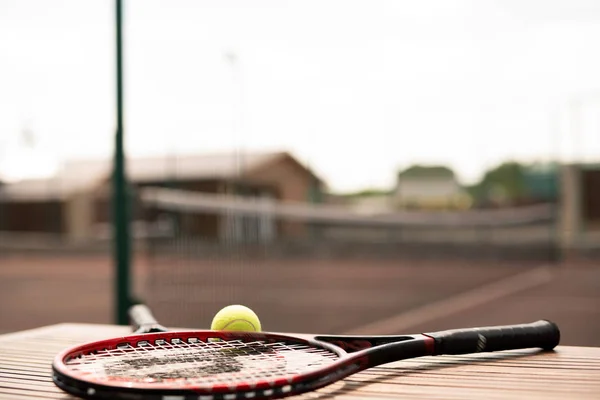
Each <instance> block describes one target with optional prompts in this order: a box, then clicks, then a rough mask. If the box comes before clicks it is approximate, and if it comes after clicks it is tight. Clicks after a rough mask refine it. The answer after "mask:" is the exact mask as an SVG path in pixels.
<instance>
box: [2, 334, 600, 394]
mask: <svg viewBox="0 0 600 400" xmlns="http://www.w3.org/2000/svg"><path fill="white" fill-rule="evenodd" d="M128 333H129V328H127V327H116V326H111V325H87V324H60V325H53V326H49V327H45V328H40V329H34V330H30V331H24V332H18V333H13V334H7V335H1V336H0V399H2V400H5V399H61V400H67V399H73V397H71V396H69V395H67V394H65V393H63V392H62V391H61V390H60V389H58V388H57V387H56V386H54V384H53V383H52V380H51V375H50V366H51V362H52V360H53V358H54V356H55V355H56V354H57V353H58V352H59V351H60V350H62V349H63V348H66V347H69V346H72V345H75V344H78V343H83V342H88V341H92V340H101V339H105V338H109V337H114V336H119V335H125V334H128ZM297 398H298V399H333V398H335V399H343V400H358V399H361V400H366V399H380V400H386V399H397V398H403V399H434V400H436V399H437V400H449V399H467V400H468V399H477V400H479V399H490V400H496V399H523V398H527V399H567V398H568V399H600V348H590V347H566V346H559V347H558V348H557V349H556V351H554V352H539V351H537V350H519V351H512V352H500V353H482V354H476V355H469V356H443V357H422V358H418V359H411V360H405V361H401V362H397V363H391V364H387V365H384V366H381V367H377V368H372V369H370V370H368V371H365V372H362V373H360V374H357V375H354V376H351V377H349V378H347V379H346V380H344V381H343V382H338V383H336V384H334V385H331V386H329V387H327V388H324V389H322V390H320V391H319V392H317V393H308V394H305V395H303V396H299V397H297Z"/></svg>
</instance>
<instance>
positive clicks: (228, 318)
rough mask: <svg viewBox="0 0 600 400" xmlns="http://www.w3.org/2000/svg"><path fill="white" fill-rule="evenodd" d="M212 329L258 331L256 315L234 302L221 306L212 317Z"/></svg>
mask: <svg viewBox="0 0 600 400" xmlns="http://www.w3.org/2000/svg"><path fill="white" fill-rule="evenodd" d="M210 329H211V330H213V331H242V332H260V331H261V326H260V320H259V319H258V316H257V315H256V314H255V313H254V311H252V310H251V309H249V308H248V307H246V306H242V305H239V304H234V305H230V306H227V307H225V308H222V309H221V310H220V311H219V312H218V313H217V314H216V315H215V316H214V318H213V320H212V324H211V326H210Z"/></svg>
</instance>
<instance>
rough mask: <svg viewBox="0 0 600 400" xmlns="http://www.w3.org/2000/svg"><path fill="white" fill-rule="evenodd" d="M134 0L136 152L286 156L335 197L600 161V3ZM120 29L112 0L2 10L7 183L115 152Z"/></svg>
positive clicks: (6, 5)
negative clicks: (541, 165)
mask: <svg viewBox="0 0 600 400" xmlns="http://www.w3.org/2000/svg"><path fill="white" fill-rule="evenodd" d="M124 4H125V13H124V16H125V19H124V23H125V25H124V38H125V42H124V52H125V53H124V58H125V87H124V90H125V108H124V112H125V135H126V150H127V153H128V155H129V156H132V157H135V156H142V155H164V156H170V155H173V154H180V153H202V152H214V151H222V150H230V149H232V148H234V147H235V148H238V149H246V150H248V151H251V150H287V151H290V152H292V153H293V154H294V155H295V156H296V157H298V159H299V160H300V161H301V162H303V163H306V164H308V165H310V166H311V167H312V168H313V169H315V170H316V172H317V173H318V174H319V175H321V176H322V177H323V178H324V179H325V180H326V181H327V182H328V184H329V186H330V187H331V188H332V190H334V191H350V190H358V189H361V188H365V187H379V188H387V187H390V186H391V185H393V183H394V179H395V175H396V173H397V171H398V170H399V169H401V168H404V167H406V166H408V165H411V164H413V163H422V164H446V165H449V166H451V167H453V168H454V169H455V170H456V172H457V173H458V175H459V177H460V179H461V180H462V181H463V182H465V183H469V182H473V181H475V180H477V179H478V178H479V177H480V176H481V174H482V173H483V171H484V170H485V169H486V168H490V167H492V166H494V165H496V164H498V163H500V162H502V161H503V160H507V159H517V160H523V161H545V160H549V159H556V158H560V159H562V160H573V159H579V160H584V161H599V160H600V112H599V111H600V72H599V71H600V52H598V42H599V39H600V2H598V1H596V0H564V1H563V0H504V1H500V0H420V1H414V0H393V1H384V0H361V1H358V0H319V1H316V0H296V1H283V0H214V1H213V0H211V1H208V0H169V1H166V0H164V1H159V0H125V1H124ZM114 28H115V25H114V2H113V1H108V0H86V1H80V0H62V1H59V0H0V177H3V178H4V179H8V180H15V179H21V178H27V177H36V176H44V175H48V174H52V173H53V172H54V171H55V170H56V168H58V167H59V166H60V163H61V162H63V161H65V160H67V159H72V158H85V157H104V156H109V155H110V154H111V152H112V150H113V141H114V131H115V57H114V55H115V34H114ZM24 132H26V133H27V132H29V134H28V135H25V134H24ZM26 138H30V140H29V141H27V140H25V139H26Z"/></svg>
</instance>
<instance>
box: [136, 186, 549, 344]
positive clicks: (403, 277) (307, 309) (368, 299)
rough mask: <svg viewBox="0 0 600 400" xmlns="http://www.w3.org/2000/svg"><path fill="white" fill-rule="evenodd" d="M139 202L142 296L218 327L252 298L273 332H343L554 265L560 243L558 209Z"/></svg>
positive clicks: (163, 315)
mask: <svg viewBox="0 0 600 400" xmlns="http://www.w3.org/2000/svg"><path fill="white" fill-rule="evenodd" d="M137 197H138V199H139V201H138V206H137V211H136V213H137V215H138V218H143V221H138V224H137V225H136V226H137V227H138V228H139V227H140V226H142V227H143V229H138V230H136V232H138V234H142V233H143V235H144V238H143V239H142V241H141V242H142V243H145V249H146V254H147V256H146V260H147V261H146V262H145V263H143V264H144V265H145V268H146V269H145V271H144V272H143V273H142V274H141V275H140V276H143V278H140V277H138V278H139V279H141V281H140V283H141V287H142V289H141V290H142V296H143V297H144V298H145V301H146V302H147V303H148V304H149V305H150V306H151V307H152V308H153V310H154V311H155V313H156V314H157V316H158V317H159V318H160V320H161V321H165V324H167V325H168V326H185V327H198V328H206V327H208V326H209V325H210V320H211V318H212V316H213V315H214V313H215V312H216V311H217V310H218V309H220V308H221V307H223V306H224V305H227V304H245V305H248V306H250V307H251V308H255V309H256V310H259V314H260V315H261V320H262V321H263V323H264V325H265V326H266V327H268V329H269V330H276V331H290V332H301V331H305V330H306V331H328V332H330V331H340V332H342V331H343V329H346V328H348V327H350V326H353V324H361V323H364V321H367V320H370V319H377V318H381V317H384V316H385V315H390V313H397V312H400V311H401V310H404V309H409V308H411V307H415V306H418V305H419V304H421V303H424V302H428V301H432V300H435V299H439V298H443V297H445V296H449V295H450V293H453V292H460V291H461V290H467V289H468V288H470V287H473V286H476V285H478V284H481V282H483V281H485V280H486V279H493V278H499V277H501V276H505V275H506V274H509V273H511V271H512V270H514V269H515V268H516V269H517V270H519V269H521V268H522V267H526V266H527V264H528V263H526V262H525V260H530V261H531V262H530V264H532V265H533V264H536V265H539V262H540V261H541V260H543V261H544V262H547V261H548V260H549V259H551V258H552V257H553V249H554V247H555V246H554V238H553V235H554V233H553V232H554V228H553V224H554V210H553V208H552V207H551V206H547V205H542V206H531V207H523V208H518V209H506V210H495V211H464V212H456V213H454V212H436V213H430V212H417V211H411V212H408V211H406V212H405V211H402V212H396V213H389V214H365V213H358V212H354V211H350V210H349V209H348V208H347V207H344V206H334V205H312V204H306V203H289V202H276V201H273V200H269V199H265V198H249V197H234V196H231V195H227V196H225V195H217V194H207V193H198V192H189V191H182V190H175V189H156V188H152V189H144V190H141V191H140V192H139V196H137ZM139 222H143V224H140V223H139ZM138 243H139V242H138ZM511 259H512V260H513V261H515V262H512V263H511V262H510V261H511ZM465 260H469V261H467V262H465ZM472 260H477V262H471V261H472ZM507 260H508V261H509V263H508V264H509V268H503V267H502V268H495V267H496V266H499V264H502V265H504V266H506V261H507ZM429 274H432V275H431V276H430V275H429ZM432 288H433V289H432ZM290 315H293V317H290ZM360 321H362V322H360Z"/></svg>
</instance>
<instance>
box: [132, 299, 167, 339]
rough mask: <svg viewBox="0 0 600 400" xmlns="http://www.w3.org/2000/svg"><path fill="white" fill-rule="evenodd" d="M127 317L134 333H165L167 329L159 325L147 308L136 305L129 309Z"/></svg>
mask: <svg viewBox="0 0 600 400" xmlns="http://www.w3.org/2000/svg"><path fill="white" fill-rule="evenodd" d="M129 317H130V318H131V324H132V327H133V331H134V332H135V333H151V332H166V331H167V329H166V328H165V327H163V326H162V325H160V324H159V323H158V321H156V318H154V316H153V315H152V312H151V311H150V309H149V308H148V307H146V306H145V305H143V304H136V305H134V306H131V308H130V309H129Z"/></svg>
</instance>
